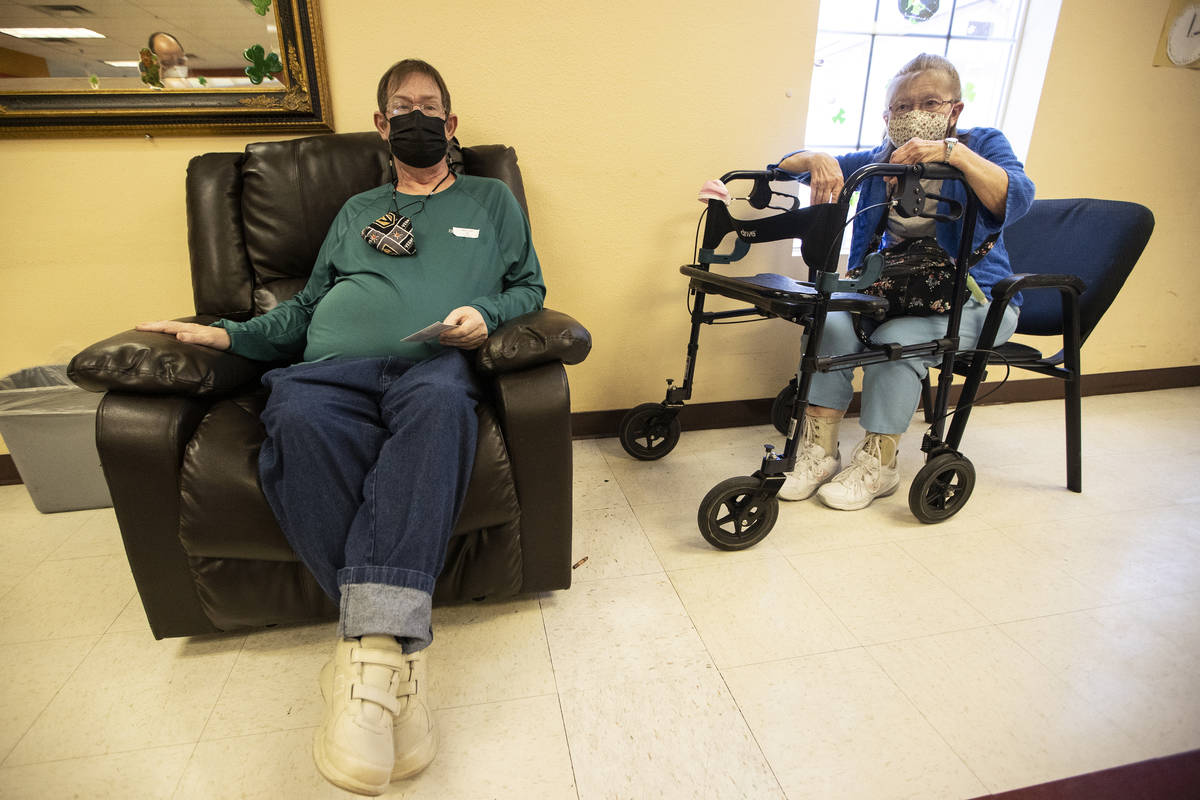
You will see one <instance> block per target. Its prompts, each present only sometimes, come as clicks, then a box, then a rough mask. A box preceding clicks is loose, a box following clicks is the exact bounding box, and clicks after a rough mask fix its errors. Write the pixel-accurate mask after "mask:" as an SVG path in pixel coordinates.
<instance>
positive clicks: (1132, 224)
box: [925, 198, 1154, 492]
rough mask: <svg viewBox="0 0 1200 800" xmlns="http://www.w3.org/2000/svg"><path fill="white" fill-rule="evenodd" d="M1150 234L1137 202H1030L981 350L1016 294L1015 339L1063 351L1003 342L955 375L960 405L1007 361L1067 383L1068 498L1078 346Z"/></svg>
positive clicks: (1011, 245)
mask: <svg viewBox="0 0 1200 800" xmlns="http://www.w3.org/2000/svg"><path fill="white" fill-rule="evenodd" d="M1153 230H1154V215H1153V214H1152V213H1151V212H1150V209H1148V208H1146V207H1145V206H1142V205H1139V204H1137V203H1129V202H1124V201H1120V200H1095V199H1088V198H1082V199H1070V200H1035V201H1034V203H1033V207H1032V208H1031V209H1030V210H1029V213H1028V214H1026V215H1025V216H1024V217H1022V218H1021V219H1020V220H1018V221H1017V222H1015V223H1014V224H1013V225H1012V226H1011V227H1009V228H1006V229H1005V231H1004V243H1005V245H1006V246H1007V248H1008V252H1009V255H1010V256H1011V259H1012V268H1013V272H1014V273H1015V274H1014V275H1013V276H1012V277H1010V278H1006V279H1004V280H1002V281H1000V282H999V283H997V284H996V285H995V287H993V289H992V305H991V308H990V309H989V311H988V317H987V320H986V322H985V323H984V327H983V331H982V332H981V334H980V337H979V348H980V349H987V348H988V347H990V344H991V343H992V342H994V341H995V337H996V331H997V330H998V328H999V324H1000V318H1001V315H1002V314H1003V313H1004V309H1005V308H1006V307H1007V306H1008V303H1009V301H1010V300H1011V299H1012V297H1013V296H1014V295H1016V294H1017V293H1018V292H1021V293H1022V299H1023V302H1022V305H1021V317H1020V320H1019V322H1018V323H1017V333H1021V334H1032V335H1035V336H1051V337H1055V339H1057V340H1059V341H1060V342H1061V347H1060V348H1059V350H1058V352H1057V353H1055V354H1054V355H1050V356H1044V355H1042V353H1041V351H1040V350H1038V349H1035V348H1033V347H1030V346H1029V345H1025V344H1018V343H1016V342H1006V343H1004V344H1002V345H999V346H998V347H996V348H994V349H995V350H996V351H997V352H998V353H999V354H1000V355H992V356H990V357H988V358H985V357H978V358H974V357H972V356H971V355H970V354H964V355H963V356H960V358H959V362H958V367H959V369H956V371H960V372H961V374H963V375H966V376H967V380H966V383H965V385H964V387H963V393H962V396H961V397H960V399H959V406H960V407H961V406H962V405H963V404H965V403H969V402H971V400H972V399H973V398H974V396H975V391H976V390H977V389H978V385H979V383H980V381H981V380H982V378H983V373H984V368H985V367H986V366H987V364H988V363H991V364H996V363H998V362H1001V361H1007V362H1008V363H1009V364H1010V365H1011V366H1013V367H1019V368H1021V369H1027V370H1032V371H1033V372H1037V373H1040V374H1042V375H1049V376H1051V377H1054V378H1059V379H1061V380H1063V381H1065V383H1066V389H1065V394H1066V424H1067V488H1068V489H1070V490H1071V491H1073V492H1078V491H1081V489H1082V482H1081V472H1082V469H1081V465H1080V459H1081V454H1080V396H1081V378H1082V372H1081V368H1080V363H1079V348H1080V346H1081V345H1082V344H1083V343H1084V342H1085V341H1086V340H1087V337H1088V335H1089V334H1091V332H1092V330H1093V329H1094V328H1095V327H1096V324H1097V323H1099V322H1100V318H1101V317H1102V316H1104V312H1105V311H1107V310H1108V307H1109V306H1110V305H1111V304H1112V302H1113V300H1115V299H1116V297H1117V293H1118V292H1119V291H1120V290H1121V287H1122V286H1123V285H1124V284H1125V279H1126V278H1127V277H1129V273H1130V271H1132V270H1133V266H1134V264H1136V263H1137V260H1138V258H1139V257H1140V256H1141V254H1142V250H1143V249H1144V248H1145V246H1146V242H1147V241H1148V240H1149V239H1150V233H1151V231H1153ZM1046 290H1052V291H1046ZM1053 344H1054V345H1055V346H1057V345H1058V342H1054V343H1053ZM1000 356H1003V359H1001V357H1000ZM925 407H926V409H928V408H929V407H930V406H929V404H928V403H926V405H925ZM966 421H967V415H960V414H956V415H955V417H954V422H953V423H952V425H951V428H950V431H949V434H948V435H947V437H946V439H947V441H950V442H958V441H959V440H960V438H961V435H962V430H963V429H964V428H965V426H966ZM956 428H957V429H958V430H955V429H956Z"/></svg>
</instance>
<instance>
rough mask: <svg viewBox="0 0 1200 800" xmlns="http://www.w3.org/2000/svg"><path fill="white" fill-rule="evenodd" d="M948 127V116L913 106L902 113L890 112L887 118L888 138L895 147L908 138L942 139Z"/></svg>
mask: <svg viewBox="0 0 1200 800" xmlns="http://www.w3.org/2000/svg"><path fill="white" fill-rule="evenodd" d="M949 129H950V118H949V117H948V116H946V115H945V114H939V113H937V112H936V111H922V110H921V109H919V108H914V109H913V110H912V111H906V112H904V113H903V114H892V115H891V117H890V118H889V119H888V138H889V139H891V140H892V145H893V146H895V147H900V146H902V145H903V144H904V143H905V142H907V141H908V140H909V139H932V140H937V139H944V138H945V137H946V131H947V130H949Z"/></svg>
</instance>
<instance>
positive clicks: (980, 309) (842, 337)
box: [808, 299, 1019, 434]
mask: <svg viewBox="0 0 1200 800" xmlns="http://www.w3.org/2000/svg"><path fill="white" fill-rule="evenodd" d="M987 312H988V306H987V305H985V304H983V303H980V302H979V301H977V300H974V299H971V300H968V301H967V304H966V305H965V306H964V307H963V312H962V320H961V322H960V323H959V328H958V334H959V350H970V349H971V348H973V347H974V346H975V343H976V342H978V341H979V333H980V331H981V330H982V328H983V321H984V319H985V318H986V317H987ZM1018 313H1019V310H1018V309H1017V308H1016V307H1015V306H1011V305H1010V306H1009V307H1008V308H1007V309H1005V311H1004V318H1003V319H1002V320H1001V322H1000V330H999V331H998V332H997V334H996V344H1001V343H1003V342H1006V341H1008V339H1009V338H1010V337H1011V336H1012V335H1013V332H1014V331H1016V329H1017V316H1018ZM947 322H948V319H947V317H946V316H944V315H941V314H931V315H929V316H925V317H896V318H895V319H890V320H888V321H887V322H884V323H882V324H879V323H875V322H874V321H873V320H868V319H864V320H863V329H864V330H865V331H867V332H868V334H869V335H870V338H871V341H873V342H876V343H879V344H882V343H886V342H895V343H897V344H920V343H921V342H928V341H930V340H932V339H938V338H941V337H942V336H945V335H946V324H947ZM872 328H874V330H872ZM864 350H866V345H864V344H863V343H862V342H861V341H859V339H858V336H856V335H855V333H854V326H853V323H852V322H851V318H850V313H849V312H848V311H837V312H834V313H832V314H830V315H829V316H828V317H827V318H826V321H825V330H824V332H823V333H822V334H821V348H820V355H821V356H840V355H847V354H849V353H861V352H862V351H864ZM941 361H942V357H941V356H927V357H925V356H923V357H918V358H903V359H900V360H899V361H885V362H882V363H879V364H869V365H867V366H865V367H862V371H863V388H862V413H861V415H860V418H859V422H860V423H861V424H862V426H863V427H864V428H865V429H866V430H868V431H869V432H871V433H892V434H896V433H904V431H906V430H907V429H908V423H909V422H910V421H911V420H912V416H913V413H914V412H915V411H916V410H917V404H918V403H919V402H920V400H921V379H922V378H924V377H925V375H926V374H927V373H928V371H929V368H930V367H931V366H937V365H939V364H940V363H941ZM852 372H853V370H851V369H842V370H836V371H834V372H817V373H814V374H813V377H812V384H811V386H810V387H809V391H808V403H809V405H815V406H824V407H825V408H836V409H838V410H841V411H845V410H846V409H847V408H848V407H849V406H850V400H851V398H853V397H854V388H853V386H852V385H851V380H852V377H853V376H852V374H851V373H852Z"/></svg>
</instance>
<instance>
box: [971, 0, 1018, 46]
mask: <svg viewBox="0 0 1200 800" xmlns="http://www.w3.org/2000/svg"><path fill="white" fill-rule="evenodd" d="M1020 12H1021V2H1020V0H959V3H958V8H957V9H955V11H954V35H955V36H973V37H974V36H981V37H985V38H988V39H1011V38H1013V36H1014V34H1015V31H1016V28H1017V17H1018V16H1019V15H1020Z"/></svg>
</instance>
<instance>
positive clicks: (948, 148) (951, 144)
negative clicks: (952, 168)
mask: <svg viewBox="0 0 1200 800" xmlns="http://www.w3.org/2000/svg"><path fill="white" fill-rule="evenodd" d="M942 141H944V142H945V143H946V157H945V158H944V159H942V160H943V161H945V162H946V163H949V162H950V151H951V150H953V149H954V145H956V144H958V139H955V138H954V137H953V136H947V137H946V138H945V139H943V140H942Z"/></svg>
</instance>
